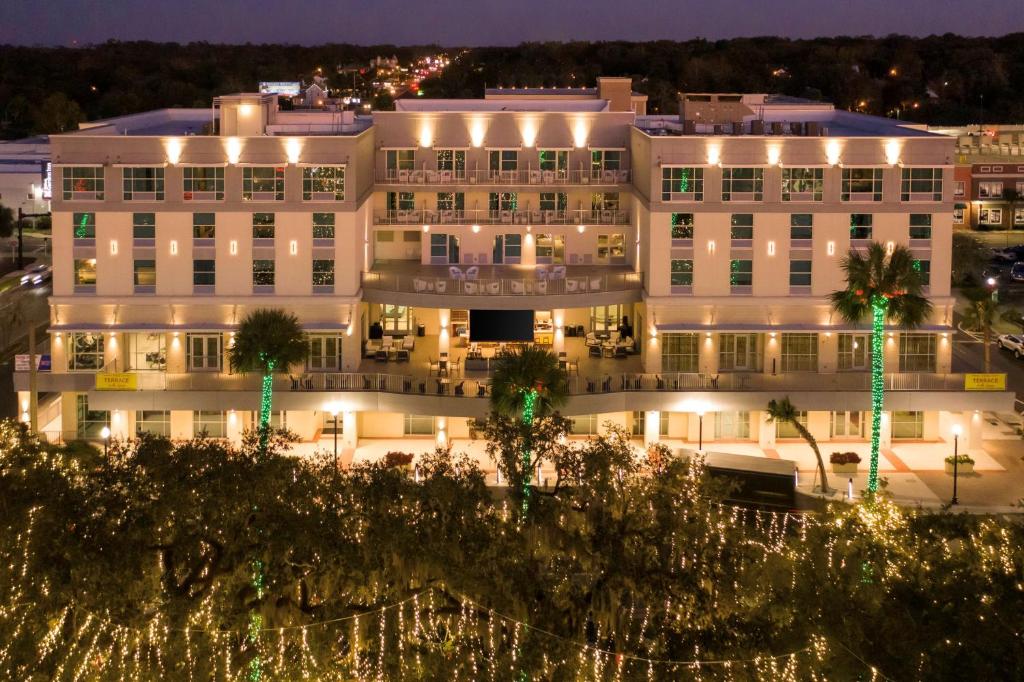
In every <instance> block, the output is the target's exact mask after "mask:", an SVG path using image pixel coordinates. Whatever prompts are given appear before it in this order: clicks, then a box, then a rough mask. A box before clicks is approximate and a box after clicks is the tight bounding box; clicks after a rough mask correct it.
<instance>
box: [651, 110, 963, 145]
mask: <svg viewBox="0 0 1024 682" xmlns="http://www.w3.org/2000/svg"><path fill="white" fill-rule="evenodd" d="M755 120H761V121H764V123H765V133H764V134H765V135H773V134H774V135H778V134H779V133H772V123H779V124H782V133H781V134H782V135H783V136H791V137H794V136H797V137H798V135H796V134H795V133H793V132H792V129H791V127H790V125H791V124H793V123H800V124H805V123H809V122H813V123H818V124H820V127H821V129H822V131H823V132H822V134H821V136H822V137H936V138H939V137H946V136H945V135H941V134H939V133H935V132H931V131H928V130H926V129H925V128H924V127H923V126H920V125H918V124H914V123H909V122H907V121H897V120H896V119H892V118H883V117H881V116H869V115H867V114H858V113H854V112H851V111H839V110H835V109H826V108H823V107H807V108H803V107H800V106H792V105H787V106H785V107H784V108H781V109H773V108H772V107H771V106H770V105H766V106H764V107H759V110H758V113H757V114H753V115H748V116H744V117H743V134H745V135H749V134H751V123H752V122H753V121H755ZM634 125H635V126H636V127H637V128H639V129H640V130H642V131H644V132H645V133H647V134H648V135H652V136H676V137H679V136H683V123H682V121H681V120H680V119H679V116H678V115H661V116H638V117H637V118H636V121H635V122H634ZM720 125H722V126H723V128H722V129H723V132H721V133H715V132H714V124H712V123H702V122H698V123H697V132H696V135H697V136H707V135H715V134H718V135H724V136H729V135H730V133H731V130H732V126H731V124H728V123H725V124H720ZM737 137H741V136H737Z"/></svg>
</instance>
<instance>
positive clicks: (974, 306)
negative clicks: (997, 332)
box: [961, 287, 999, 374]
mask: <svg viewBox="0 0 1024 682" xmlns="http://www.w3.org/2000/svg"><path fill="white" fill-rule="evenodd" d="M962 293H963V295H964V298H966V299H967V307H966V308H964V309H963V311H962V312H961V315H963V318H964V324H965V325H966V326H967V327H968V328H969V329H974V330H976V331H980V332H981V337H982V341H983V342H984V350H983V351H982V352H983V353H984V357H985V373H986V374H987V373H988V372H990V371H992V324H993V323H994V322H995V321H996V317H997V316H998V315H999V304H998V303H997V302H996V301H995V300H994V299H993V298H992V293H991V292H990V291H988V290H987V289H982V288H980V287H975V288H971V289H964V290H963V291H962Z"/></svg>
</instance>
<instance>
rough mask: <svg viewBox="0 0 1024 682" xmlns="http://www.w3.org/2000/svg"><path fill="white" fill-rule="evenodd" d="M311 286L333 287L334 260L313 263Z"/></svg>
mask: <svg viewBox="0 0 1024 682" xmlns="http://www.w3.org/2000/svg"><path fill="white" fill-rule="evenodd" d="M313 286H314V287H333V286H334V260H333V259H330V260H314V261H313Z"/></svg>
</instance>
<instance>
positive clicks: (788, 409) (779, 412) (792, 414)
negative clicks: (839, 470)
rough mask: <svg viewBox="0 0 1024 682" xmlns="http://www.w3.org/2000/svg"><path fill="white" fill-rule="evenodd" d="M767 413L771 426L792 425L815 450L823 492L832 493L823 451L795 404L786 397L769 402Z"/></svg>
mask: <svg viewBox="0 0 1024 682" xmlns="http://www.w3.org/2000/svg"><path fill="white" fill-rule="evenodd" d="M766 413H767V415H768V417H767V421H768V423H769V424H772V423H776V422H782V423H785V424H790V425H792V426H793V428H794V429H796V432H797V433H799V434H800V437H801V438H803V439H804V440H805V441H807V444H808V445H810V446H811V450H814V456H815V457H816V458H817V459H818V472H819V473H820V474H821V492H823V493H828V492H830V489H829V487H828V478H827V476H826V475H825V460H823V459H822V458H821V450H819V449H818V441H817V440H815V438H814V436H813V435H811V432H810V431H809V430H808V429H807V427H806V426H804V425H803V423H802V422H801V421H800V413H799V412H798V411H797V409H796V407H794V406H793V403H791V402H789V396H786V397H785V398H783V399H782V400H769V401H768V409H767V410H766Z"/></svg>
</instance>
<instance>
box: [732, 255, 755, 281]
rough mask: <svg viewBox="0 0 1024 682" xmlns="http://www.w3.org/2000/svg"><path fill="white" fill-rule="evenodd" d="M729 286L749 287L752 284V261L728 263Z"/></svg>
mask: <svg viewBox="0 0 1024 682" xmlns="http://www.w3.org/2000/svg"><path fill="white" fill-rule="evenodd" d="M729 284H730V286H734V287H749V286H753V284H754V261H752V260H731V261H729Z"/></svg>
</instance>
